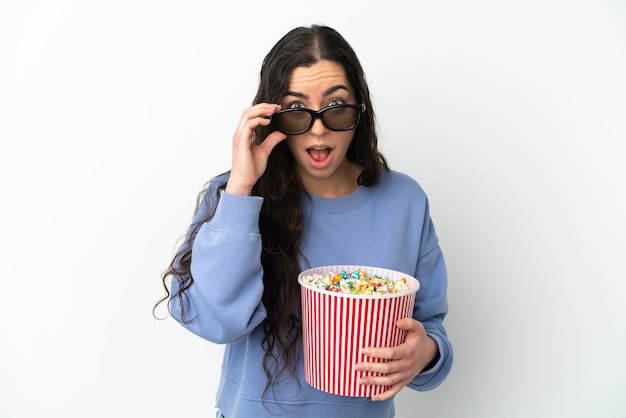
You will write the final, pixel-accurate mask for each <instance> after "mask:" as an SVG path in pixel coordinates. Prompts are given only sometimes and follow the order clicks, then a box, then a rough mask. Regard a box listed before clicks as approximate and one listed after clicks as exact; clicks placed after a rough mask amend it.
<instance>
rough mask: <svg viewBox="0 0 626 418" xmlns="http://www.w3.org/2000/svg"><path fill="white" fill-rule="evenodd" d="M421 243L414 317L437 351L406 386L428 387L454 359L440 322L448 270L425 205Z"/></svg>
mask: <svg viewBox="0 0 626 418" xmlns="http://www.w3.org/2000/svg"><path fill="white" fill-rule="evenodd" d="M421 240H422V244H421V246H420V254H419V257H418V264H417V268H416V273H415V277H417V278H418V279H419V281H420V290H419V291H418V292H417V294H416V300H415V310H414V312H413V317H414V318H415V319H417V320H418V321H420V322H422V324H423V325H424V328H425V330H426V333H427V334H428V335H429V336H430V337H431V338H433V339H434V340H435V342H436V343H437V346H438V347H439V354H438V355H437V357H436V358H435V362H434V364H433V365H431V366H430V367H428V368H427V369H426V370H424V371H422V372H421V373H420V374H418V375H417V376H416V377H415V378H414V379H413V381H412V382H411V383H409V384H408V386H409V387H410V388H412V389H415V390H419V391H427V390H431V389H434V388H436V387H437V386H439V385H440V384H441V383H442V382H443V381H444V380H445V378H446V377H447V376H448V374H449V373H450V370H451V369H452V362H453V351H452V344H451V343H450V341H449V340H448V335H447V333H446V330H445V328H444V326H443V319H444V318H445V316H446V314H447V313H448V301H447V296H446V294H447V272H446V266H445V262H444V258H443V254H442V252H441V248H440V247H439V243H438V239H437V236H436V234H435V229H434V227H433V224H432V221H431V219H430V216H429V214H428V205H427V206H426V216H425V222H424V229H423V230H422V237H421Z"/></svg>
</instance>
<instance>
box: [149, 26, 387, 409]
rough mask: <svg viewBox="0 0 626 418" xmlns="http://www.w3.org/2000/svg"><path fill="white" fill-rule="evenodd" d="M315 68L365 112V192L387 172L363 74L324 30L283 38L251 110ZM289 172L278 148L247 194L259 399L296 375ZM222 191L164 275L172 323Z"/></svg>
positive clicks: (359, 159)
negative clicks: (256, 301)
mask: <svg viewBox="0 0 626 418" xmlns="http://www.w3.org/2000/svg"><path fill="white" fill-rule="evenodd" d="M321 60H329V61H334V62H337V63H339V64H341V65H342V66H343V67H344V69H345V71H346V74H347V77H348V80H349V81H350V84H351V85H352V87H353V88H354V89H355V95H356V97H357V99H359V100H361V101H362V102H363V103H364V104H365V106H366V111H365V113H364V114H363V115H362V118H361V121H360V122H359V124H358V126H357V127H356V128H355V131H354V138H353V139H352V142H351V144H350V146H349V148H348V152H347V158H348V159H349V160H350V161H354V162H356V163H358V164H360V165H361V166H362V167H363V170H362V172H361V174H360V176H359V178H358V183H359V184H362V185H364V186H371V185H373V184H374V183H375V182H376V181H377V180H378V178H379V176H380V173H381V171H382V170H384V169H388V165H387V162H386V160H385V158H384V156H383V155H382V154H381V153H380V152H379V151H378V139H377V135H376V129H375V116H374V111H373V109H372V103H371V100H370V94H369V89H368V86H367V83H366V80H365V75H364V72H363V69H362V67H361V64H360V62H359V60H358V58H357V56H356V54H355V52H354V50H353V49H352V47H351V46H350V45H349V44H348V42H347V41H346V40H345V39H344V38H343V37H342V36H341V35H340V34H339V33H338V32H337V31H335V30H334V29H332V28H329V27H326V26H319V25H313V26H310V27H298V28H295V29H293V30H291V31H290V32H288V33H287V34H286V35H285V36H284V37H283V38H282V39H280V40H279V41H278V43H276V44H275V45H274V47H273V48H272V49H271V50H270V52H269V53H268V54H267V56H266V57H265V59H264V60H263V65H262V67H261V73H260V80H259V89H258V92H257V94H256V97H255V98H254V101H253V104H258V103H279V102H280V100H282V98H283V97H284V96H285V94H286V93H287V91H288V89H289V81H290V77H291V73H292V71H293V70H294V69H295V68H296V67H302V66H304V67H309V66H311V65H313V64H315V63H317V62H319V61H321ZM270 129H271V128H269V127H259V128H258V129H257V130H256V132H255V137H254V141H255V142H256V143H257V144H258V143H261V142H262V141H263V140H264V139H265V138H266V137H267V135H268V134H269V133H270ZM294 164H295V163H294V159H293V156H292V155H291V152H290V151H289V149H288V147H287V145H286V143H285V142H284V141H283V142H281V143H280V144H278V145H277V146H276V147H275V148H274V150H273V151H272V153H271V154H270V156H269V160H268V163H267V168H266V171H265V173H264V174H263V175H262V176H261V178H259V180H258V181H257V183H256V185H255V186H254V188H253V190H252V194H253V195H255V196H262V197H263V198H264V200H263V205H262V208H261V213H260V219H259V227H260V232H261V236H262V244H263V248H262V253H261V264H262V266H263V285H264V290H263V298H262V301H263V304H264V306H265V308H266V310H267V318H266V319H265V321H264V322H263V331H264V338H263V341H262V347H263V350H264V351H265V354H264V357H263V369H264V371H265V374H266V376H267V384H266V387H265V390H264V391H263V397H264V398H265V395H266V393H267V391H268V390H270V388H273V383H275V382H276V381H277V380H279V379H281V378H284V377H287V376H292V375H294V374H295V367H296V364H297V359H298V355H299V352H298V349H297V348H298V346H299V342H300V322H299V317H300V315H299V301H300V293H299V292H300V290H299V287H298V283H297V276H298V273H299V272H300V271H301V269H302V268H303V267H304V266H302V265H301V262H302V261H304V262H306V261H305V260H306V259H305V257H304V255H303V254H301V253H300V241H301V239H302V236H303V231H304V228H305V227H306V222H305V219H304V218H303V212H302V199H303V196H304V194H303V187H302V184H301V182H300V179H299V177H298V176H297V175H295V169H294ZM224 186H225V185H224V184H221V185H219V187H217V188H216V189H215V188H214V189H215V190H216V192H215V194H213V195H212V196H206V197H207V198H209V199H210V202H212V203H211V204H209V205H207V206H206V207H203V208H202V212H203V213H200V210H201V209H200V202H201V200H202V198H203V197H204V195H205V194H206V189H204V190H203V191H201V193H200V195H199V198H198V205H197V206H196V213H195V216H194V218H195V219H196V221H195V222H194V224H192V225H191V227H190V228H189V231H188V233H187V235H186V237H185V238H184V240H183V242H182V244H181V246H180V248H179V249H178V251H177V253H176V255H175V256H174V258H173V260H172V262H171V263H170V266H169V267H168V269H167V270H166V271H165V273H164V274H163V277H162V279H163V285H164V286H165V289H166V296H165V297H164V298H163V299H162V300H160V301H159V302H158V303H157V306H158V305H159V304H160V303H161V302H164V301H166V300H168V299H171V298H178V301H179V302H180V303H179V305H180V307H181V316H182V318H177V319H178V320H182V321H189V320H192V319H191V318H187V317H185V312H186V310H185V304H188V303H189V301H188V299H187V298H186V296H185V291H186V290H187V289H189V287H190V286H192V284H193V277H192V275H191V271H190V265H191V247H192V243H193V240H194V238H195V236H196V234H197V232H198V230H199V228H200V226H201V225H202V224H203V223H205V222H206V221H208V220H210V219H211V218H212V217H213V215H214V213H215V207H216V205H217V200H218V197H219V190H220V189H223V188H224ZM170 277H171V278H172V279H175V280H178V284H179V287H178V289H179V291H178V292H177V293H175V294H171V295H170V292H169V290H168V286H167V280H168V278H170ZM168 307H169V305H168ZM285 373H287V374H285Z"/></svg>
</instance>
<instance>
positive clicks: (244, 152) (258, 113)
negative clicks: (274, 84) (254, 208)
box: [226, 103, 287, 195]
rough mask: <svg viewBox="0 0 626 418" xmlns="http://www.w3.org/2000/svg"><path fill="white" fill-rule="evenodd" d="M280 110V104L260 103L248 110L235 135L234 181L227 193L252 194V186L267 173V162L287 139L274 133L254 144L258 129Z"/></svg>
mask: <svg viewBox="0 0 626 418" xmlns="http://www.w3.org/2000/svg"><path fill="white" fill-rule="evenodd" d="M279 110H280V105H277V104H269V103H260V104H257V105H255V106H252V107H251V108H249V109H246V110H245V111H244V112H243V115H242V116H241V119H240V120H239V126H238V127H237V131H236V132H235V135H234V136H233V155H232V165H231V169H230V178H229V180H228V183H227V184H226V192H227V193H234V194H240V195H250V193H251V192H252V187H253V186H254V185H255V184H256V182H257V180H258V179H259V177H261V175H262V174H263V173H264V172H265V168H266V167H267V160H268V158H269V155H270V153H271V152H272V150H273V149H274V147H275V146H276V145H277V144H278V143H279V142H281V141H283V140H284V139H285V138H287V136H286V135H285V134H283V133H282V132H280V131H274V132H272V133H270V134H269V135H268V136H267V137H266V138H265V140H264V141H263V142H262V143H261V144H259V145H257V144H254V143H253V142H252V140H253V135H254V130H255V128H256V127H257V126H259V125H261V126H267V125H269V124H270V122H271V120H270V119H269V116H271V115H273V114H274V113H275V112H277V111H279Z"/></svg>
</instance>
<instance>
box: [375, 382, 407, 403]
mask: <svg viewBox="0 0 626 418" xmlns="http://www.w3.org/2000/svg"><path fill="white" fill-rule="evenodd" d="M403 387H404V385H402V384H396V385H393V386H391V388H389V390H386V391H385V392H383V393H379V394H378V395H374V396H372V401H374V402H378V401H386V400H387V399H391V398H393V397H394V396H396V395H397V394H398V393H399V392H400V391H401V390H402V388H403Z"/></svg>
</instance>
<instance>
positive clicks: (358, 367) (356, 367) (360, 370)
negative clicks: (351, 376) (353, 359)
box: [354, 363, 363, 372]
mask: <svg viewBox="0 0 626 418" xmlns="http://www.w3.org/2000/svg"><path fill="white" fill-rule="evenodd" d="M354 370H356V371H357V372H362V371H363V366H362V365H361V364H360V363H359V364H357V365H356V366H354Z"/></svg>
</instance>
